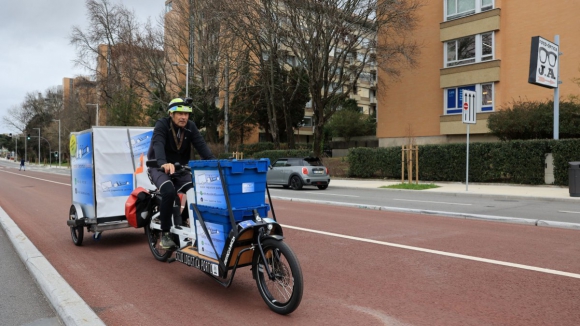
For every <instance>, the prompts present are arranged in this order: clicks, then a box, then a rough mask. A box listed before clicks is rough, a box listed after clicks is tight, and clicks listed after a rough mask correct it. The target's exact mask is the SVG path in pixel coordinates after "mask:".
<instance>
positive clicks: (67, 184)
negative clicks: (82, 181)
mask: <svg viewBox="0 0 580 326" xmlns="http://www.w3.org/2000/svg"><path fill="white" fill-rule="evenodd" d="M1 172H4V173H10V174H14V175H17V176H21V177H25V178H30V179H36V180H40V181H46V182H52V183H56V184H59V185H63V186H69V187H70V184H69V183H62V182H56V181H52V180H47V179H41V178H35V177H31V176H29V175H24V174H22V173H14V172H8V171H1Z"/></svg>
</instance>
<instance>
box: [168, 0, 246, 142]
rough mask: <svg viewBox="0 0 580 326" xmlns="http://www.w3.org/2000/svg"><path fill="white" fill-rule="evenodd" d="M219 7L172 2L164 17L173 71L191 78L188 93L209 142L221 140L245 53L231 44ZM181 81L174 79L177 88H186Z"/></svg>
mask: <svg viewBox="0 0 580 326" xmlns="http://www.w3.org/2000/svg"><path fill="white" fill-rule="evenodd" d="M216 6H217V5H216V4H214V3H212V2H210V1H189V0H179V1H173V3H172V10H171V11H170V12H168V13H167V15H166V18H165V35H166V37H165V50H166V52H167V56H168V57H169V58H171V60H170V61H171V62H172V63H174V65H172V66H171V68H172V69H173V70H175V72H176V74H175V75H176V76H178V75H181V76H184V75H189V81H188V82H187V83H186V84H188V85H189V89H188V90H186V93H189V95H190V97H192V98H193V100H194V107H195V111H194V114H193V116H194V120H195V121H196V124H197V125H198V127H200V128H205V132H206V136H207V138H208V141H210V142H217V141H218V127H219V125H220V124H221V122H222V119H223V108H225V104H224V103H225V101H226V100H227V101H228V102H229V99H230V98H232V96H233V94H230V93H231V92H232V91H233V89H230V88H231V85H232V80H235V79H236V76H237V69H238V67H239V64H238V60H239V58H240V55H241V53H243V51H239V49H236V47H235V46H234V45H233V44H232V37H231V35H230V32H229V30H228V29H227V28H226V26H225V24H224V22H223V21H222V19H221V17H220V15H219V12H217V11H216V10H215V8H216ZM181 62H183V63H185V65H183V64H181ZM187 72H189V73H187ZM179 82H180V81H179V79H178V78H174V86H173V88H174V89H184V87H183V86H184V85H183V83H181V84H180V83H179ZM222 99H223V100H222ZM220 103H221V104H222V107H221V108H220V107H219V104H220ZM228 104H229V103H228ZM224 129H226V130H227V126H225V128H224Z"/></svg>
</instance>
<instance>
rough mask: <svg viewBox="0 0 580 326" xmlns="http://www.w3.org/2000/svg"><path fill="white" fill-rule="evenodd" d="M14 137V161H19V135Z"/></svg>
mask: <svg viewBox="0 0 580 326" xmlns="http://www.w3.org/2000/svg"><path fill="white" fill-rule="evenodd" d="M14 136H16V135H14ZM14 139H15V140H16V153H14V162H16V161H18V137H14Z"/></svg>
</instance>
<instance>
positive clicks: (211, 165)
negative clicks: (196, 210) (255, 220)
mask: <svg viewBox="0 0 580 326" xmlns="http://www.w3.org/2000/svg"><path fill="white" fill-rule="evenodd" d="M218 162H219V164H220V166H221V167H222V170H223V175H224V179H225V181H226V186H227V190H228V194H229V199H230V204H231V206H232V208H233V209H238V208H245V207H256V206H260V205H263V204H264V203H265V196H266V175H267V173H268V166H269V165H270V160H269V159H267V158H264V159H259V160H219V161H218V160H207V161H190V162H189V166H190V167H191V169H192V174H193V176H192V178H193V184H194V188H195V199H196V203H197V205H198V207H204V206H205V207H213V208H221V209H226V208H227V202H226V199H225V196H224V190H223V187H222V182H221V178H220V174H219V170H218Z"/></svg>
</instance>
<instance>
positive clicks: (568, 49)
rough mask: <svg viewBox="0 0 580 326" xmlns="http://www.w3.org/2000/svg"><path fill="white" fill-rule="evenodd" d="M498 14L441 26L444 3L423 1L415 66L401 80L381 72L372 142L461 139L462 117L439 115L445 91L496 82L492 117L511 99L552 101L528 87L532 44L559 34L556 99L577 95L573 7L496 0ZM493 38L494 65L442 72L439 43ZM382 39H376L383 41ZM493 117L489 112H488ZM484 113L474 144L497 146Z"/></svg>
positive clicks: (546, 92)
mask: <svg viewBox="0 0 580 326" xmlns="http://www.w3.org/2000/svg"><path fill="white" fill-rule="evenodd" d="M495 8H496V9H494V10H491V11H486V12H482V13H478V14H475V15H471V16H467V17H463V18H460V19H457V20H451V21H447V22H445V21H444V20H445V18H444V1H443V0H441V1H426V2H424V6H423V7H422V8H421V9H420V13H419V19H420V21H419V26H418V28H417V30H416V32H415V33H414V40H415V41H417V42H418V43H419V44H421V55H420V56H419V58H418V62H419V66H418V67H417V68H415V69H412V70H404V71H403V74H402V76H401V77H400V78H399V79H395V78H392V77H390V76H387V75H386V74H385V73H384V72H383V71H381V70H379V83H380V85H384V86H386V87H381V88H380V89H379V91H378V94H377V98H378V101H379V106H378V123H377V137H378V138H379V143H380V146H394V145H397V146H398V145H400V144H403V143H407V142H408V139H410V138H414V139H415V141H417V142H420V143H446V142H456V141H461V139H465V133H466V127H465V125H464V124H463V123H462V122H461V116H460V115H445V114H444V100H445V99H444V89H445V88H446V87H452V86H463V85H470V84H475V83H483V82H494V110H495V111H497V110H501V109H505V108H506V107H508V106H509V105H510V103H511V102H512V101H513V100H518V99H524V100H525V99H527V100H545V99H552V97H553V90H551V89H547V88H543V87H540V86H536V85H532V84H529V83H528V82H527V80H528V70H529V60H530V47H531V38H532V37H533V36H542V37H544V38H546V39H548V40H551V41H553V39H554V35H556V34H559V35H560V43H561V46H560V51H561V52H563V53H564V55H563V56H562V57H561V58H560V80H562V81H563V84H562V85H561V90H560V95H561V98H564V99H565V98H566V97H567V96H569V95H578V94H580V87H578V85H577V84H575V83H574V82H573V79H574V78H578V77H580V71H579V68H580V34H578V30H580V19H578V17H577V16H578V13H580V12H579V9H578V2H576V1H568V0H564V1H554V2H548V1H542V0H495ZM486 31H495V41H494V47H495V48H494V51H495V53H494V60H492V61H486V62H481V63H475V64H469V65H462V66H455V67H452V68H445V67H444V57H443V55H444V42H445V41H447V40H451V39H455V38H458V37H463V36H467V35H473V34H476V33H482V32H486ZM380 39H381V38H380V35H379V40H380ZM492 114H493V113H492ZM488 116H489V113H485V114H482V113H478V123H477V125H475V126H472V127H471V129H470V134H475V135H478V136H477V137H476V138H472V140H475V139H480V140H484V141H495V140H496V139H495V138H493V137H491V136H489V134H488V132H489V130H488V129H487V120H486V118H487V117H488Z"/></svg>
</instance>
